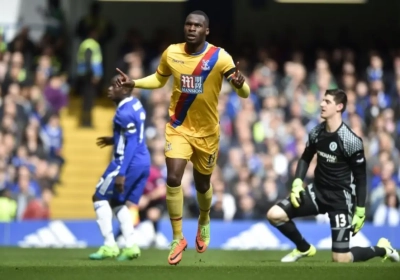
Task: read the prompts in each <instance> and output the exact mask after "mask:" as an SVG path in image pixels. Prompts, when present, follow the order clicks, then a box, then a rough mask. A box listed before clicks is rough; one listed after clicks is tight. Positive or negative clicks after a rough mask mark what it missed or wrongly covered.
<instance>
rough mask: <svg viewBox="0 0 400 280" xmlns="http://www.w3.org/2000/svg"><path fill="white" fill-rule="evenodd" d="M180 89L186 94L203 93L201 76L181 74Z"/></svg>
mask: <svg viewBox="0 0 400 280" xmlns="http://www.w3.org/2000/svg"><path fill="white" fill-rule="evenodd" d="M181 91H182V92H184V93H188V94H200V93H203V77H202V76H195V75H184V74H182V75H181Z"/></svg>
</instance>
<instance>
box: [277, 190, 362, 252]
mask: <svg viewBox="0 0 400 280" xmlns="http://www.w3.org/2000/svg"><path fill="white" fill-rule="evenodd" d="M314 188H315V187H314V186H313V184H310V185H308V186H307V187H306V189H305V195H304V197H303V200H302V203H301V204H300V207H299V208H294V207H293V205H292V203H291V202H290V198H286V199H284V200H282V201H281V202H279V203H278V204H277V205H278V206H280V207H281V208H282V209H283V210H284V211H285V212H286V214H287V215H288V217H289V219H293V218H298V217H307V216H316V215H318V214H325V213H328V215H329V220H330V224H331V233H332V252H336V253H347V252H349V251H350V234H351V222H352V218H353V205H354V198H353V197H352V196H351V194H349V193H347V192H345V191H344V192H343V196H342V197H343V198H340V199H339V201H335V202H334V203H333V204H327V203H326V202H322V201H326V200H325V199H322V197H321V194H318V192H316V191H315V190H314Z"/></svg>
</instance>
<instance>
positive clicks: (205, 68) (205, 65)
mask: <svg viewBox="0 0 400 280" xmlns="http://www.w3.org/2000/svg"><path fill="white" fill-rule="evenodd" d="M209 62H210V60H205V59H203V60H202V61H201V70H203V71H209V70H210V66H209V65H208V63H209Z"/></svg>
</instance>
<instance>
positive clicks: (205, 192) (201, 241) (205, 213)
mask: <svg viewBox="0 0 400 280" xmlns="http://www.w3.org/2000/svg"><path fill="white" fill-rule="evenodd" d="M193 177H194V182H195V186H196V190H197V201H198V203H199V210H200V216H199V225H198V228H197V235H196V242H195V244H196V250H197V252H199V253H203V252H205V251H206V249H207V247H208V245H209V243H210V209H211V202H212V195H213V190H212V186H211V182H210V180H211V174H208V175H204V174H201V173H200V172H198V171H197V170H196V169H193Z"/></svg>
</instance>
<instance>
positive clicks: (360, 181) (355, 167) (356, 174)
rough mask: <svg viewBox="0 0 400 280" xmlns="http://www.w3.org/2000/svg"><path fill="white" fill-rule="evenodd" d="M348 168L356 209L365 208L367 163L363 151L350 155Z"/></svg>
mask: <svg viewBox="0 0 400 280" xmlns="http://www.w3.org/2000/svg"><path fill="white" fill-rule="evenodd" d="M350 167H351V172H352V174H353V178H354V179H353V183H354V185H355V191H356V204H357V206H358V207H365V203H366V200H367V163H366V159H365V155H364V151H363V150H359V151H358V152H355V153H354V154H352V155H351V157H350Z"/></svg>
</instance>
